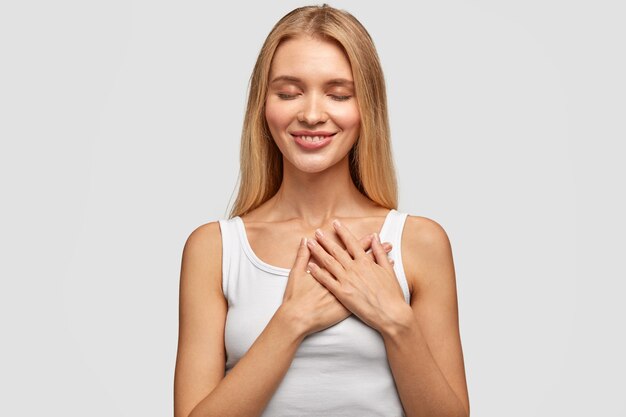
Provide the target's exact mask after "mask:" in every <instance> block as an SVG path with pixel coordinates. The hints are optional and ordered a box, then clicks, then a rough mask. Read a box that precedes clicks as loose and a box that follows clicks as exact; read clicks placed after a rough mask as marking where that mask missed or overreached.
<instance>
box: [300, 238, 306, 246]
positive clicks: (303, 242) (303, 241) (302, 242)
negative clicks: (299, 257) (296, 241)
mask: <svg viewBox="0 0 626 417" xmlns="http://www.w3.org/2000/svg"><path fill="white" fill-rule="evenodd" d="M305 245H306V237H303V238H302V239H300V246H305Z"/></svg>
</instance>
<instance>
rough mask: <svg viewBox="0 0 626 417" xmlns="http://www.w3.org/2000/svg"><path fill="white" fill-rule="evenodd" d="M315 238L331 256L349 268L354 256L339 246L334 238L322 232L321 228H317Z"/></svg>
mask: <svg viewBox="0 0 626 417" xmlns="http://www.w3.org/2000/svg"><path fill="white" fill-rule="evenodd" d="M315 239H316V240H317V242H318V243H319V244H320V245H321V246H322V247H323V248H324V249H325V250H326V252H327V253H328V254H329V255H330V256H332V257H333V258H335V259H336V260H337V261H339V263H340V264H341V266H343V267H344V268H348V266H349V265H350V262H352V257H351V256H350V254H349V253H348V252H346V250H345V249H344V248H342V247H341V246H339V245H338V244H337V242H335V241H334V240H332V239H330V238H329V237H328V236H327V235H326V234H325V233H324V232H322V230H321V229H317V230H315Z"/></svg>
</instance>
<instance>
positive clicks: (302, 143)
mask: <svg viewBox="0 0 626 417" xmlns="http://www.w3.org/2000/svg"><path fill="white" fill-rule="evenodd" d="M302 132H306V131H297V132H292V133H291V136H293V138H294V140H295V141H296V143H297V144H298V145H300V146H301V147H302V148H304V149H319V148H323V147H324V146H326V145H328V144H329V143H330V142H332V140H333V137H334V136H335V133H330V132H320V133H326V135H323V134H320V133H317V134H314V135H310V134H307V135H302V134H300V135H296V134H298V133H302ZM311 133H312V132H311ZM302 136H324V138H323V139H321V140H319V141H318V142H307V141H306V140H304V139H302Z"/></svg>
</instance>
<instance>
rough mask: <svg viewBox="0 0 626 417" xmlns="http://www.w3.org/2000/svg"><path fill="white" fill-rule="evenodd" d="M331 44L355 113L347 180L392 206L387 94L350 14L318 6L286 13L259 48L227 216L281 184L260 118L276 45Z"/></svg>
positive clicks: (394, 190) (278, 159) (276, 155)
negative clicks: (308, 40) (350, 81)
mask: <svg viewBox="0 0 626 417" xmlns="http://www.w3.org/2000/svg"><path fill="white" fill-rule="evenodd" d="M303 35H304V36H306V35H308V36H312V37H316V38H319V39H323V40H330V41H335V42H336V43H337V44H339V45H340V46H341V47H342V48H343V50H344V52H345V53H346V55H347V57H348V59H349V61H350V65H351V66H352V74H353V78H354V85H355V97H356V99H357V102H358V108H359V113H360V115H361V126H360V134H359V138H358V139H357V141H356V143H355V145H354V146H353V148H352V149H351V150H350V154H349V161H350V164H349V165H350V176H351V177H352V181H353V182H354V184H355V186H356V187H357V189H358V190H359V191H360V192H361V193H362V194H364V195H365V196H367V197H368V198H369V199H371V200H372V201H374V202H376V203H378V204H379V205H381V206H384V207H386V208H389V209H391V208H394V209H395V208H397V204H398V202H397V201H398V186H397V180H396V173H395V167H394V163H393V159H392V154H391V141H390V129H389V118H388V114H387V95H386V90H385V80H384V77H383V72H382V68H381V65H380V61H379V58H378V54H377V52H376V48H375V47H374V43H373V41H372V38H371V37H370V35H369V33H368V32H367V30H366V29H365V28H364V27H363V25H361V23H360V22H359V21H358V20H357V19H356V18H355V17H354V16H352V15H351V14H350V13H348V12H346V11H344V10H340V9H336V8H333V7H331V6H329V5H328V4H326V3H324V4H323V5H322V6H306V7H299V8H297V9H294V10H292V11H291V12H289V13H287V14H286V15H285V16H283V17H282V18H281V19H280V20H279V21H278V22H277V23H276V24H275V25H274V27H273V28H272V30H271V32H270V33H269V35H268V36H267V38H266V39H265V42H264V44H263V46H262V48H261V51H260V53H259V56H258V58H257V61H256V64H255V65H254V70H253V71H252V76H251V77H250V85H249V95H248V102H247V108H246V114H245V118H244V122H243V130H242V135H241V150H240V178H239V191H238V194H237V198H236V200H235V203H234V205H233V208H232V209H231V211H230V217H231V218H232V217H234V216H240V215H243V214H246V213H247V212H249V211H251V210H253V209H255V208H256V207H258V206H260V205H261V204H263V203H264V202H265V201H267V200H269V199H270V198H271V197H272V196H273V195H274V194H276V192H277V191H278V189H279V187H280V184H281V182H282V175H283V172H282V170H283V166H282V165H283V160H282V153H281V152H280V150H279V149H278V147H277V146H276V143H274V141H273V140H272V136H271V134H270V131H269V128H268V126H267V121H266V119H265V99H266V95H267V89H268V83H269V80H268V78H269V72H270V65H271V62H272V58H273V57H274V53H275V52H276V49H277V48H278V46H279V45H280V43H281V42H283V41H285V40H287V39H292V38H296V37H300V36H303Z"/></svg>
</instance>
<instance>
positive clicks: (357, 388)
mask: <svg viewBox="0 0 626 417" xmlns="http://www.w3.org/2000/svg"><path fill="white" fill-rule="evenodd" d="M406 217H407V214H406V213H401V212H398V211H396V210H394V209H392V210H390V211H389V213H388V214H387V216H386V217H385V221H384V223H383V226H382V229H381V230H380V232H379V234H380V239H381V241H382V242H391V244H392V245H393V247H392V250H391V252H389V257H390V258H391V259H393V260H394V261H395V264H394V269H395V272H396V276H397V277H398V281H399V283H400V287H402V292H403V293H404V299H405V301H406V302H407V304H410V302H411V301H410V293H409V288H408V285H407V280H406V277H405V275H404V269H403V266H402V258H401V256H400V254H401V253H402V252H401V237H402V230H403V227H404V223H405V220H406ZM218 221H219V224H220V228H221V233H222V288H223V291H224V296H225V297H226V299H227V301H228V313H227V316H226V326H225V334H224V343H225V348H226V374H228V372H230V370H231V369H232V368H233V367H234V366H235V365H236V364H237V362H238V361H239V359H241V357H242V356H243V355H244V354H245V353H246V352H247V351H248V349H249V348H250V346H252V344H253V343H254V341H255V340H256V339H257V337H258V336H259V335H260V334H261V332H262V331H263V329H264V328H265V326H267V323H268V322H269V321H270V319H271V318H272V316H273V315H274V313H275V312H276V310H277V309H278V307H279V306H280V305H281V303H282V299H283V294H284V292H285V287H286V285H287V279H288V276H289V271H290V269H287V268H280V267H277V266H273V265H270V264H268V263H265V262H264V261H262V260H261V259H260V258H258V257H257V256H256V254H255V253H254V252H253V251H252V248H251V246H250V243H249V241H248V239H247V236H246V230H245V227H244V223H243V221H242V220H241V218H240V217H239V216H236V217H233V218H231V219H221V220H218ZM261 416H262V417H287V416H289V417H295V416H297V417H305V416H316V417H319V416H325V417H340V416H341V417H344V416H345V417H354V416H368V417H373V416H381V417H382V416H384V417H404V416H405V414H404V411H403V409H402V404H401V402H400V398H399V396H398V392H397V389H396V385H395V382H394V379H393V375H392V373H391V368H390V367H389V362H388V360H387V352H386V350H385V345H384V342H383V338H382V336H381V335H380V333H379V332H378V331H376V330H374V329H373V328H371V327H369V326H368V325H366V324H365V323H363V322H362V321H361V320H360V319H359V318H358V317H357V316H355V315H354V314H353V315H351V316H349V317H348V318H346V319H344V320H342V321H341V322H339V323H337V324H335V325H333V326H331V327H328V328H327V329H324V330H322V331H319V332H316V333H312V334H310V335H308V336H307V337H305V338H304V340H303V341H302V343H301V344H300V346H299V348H298V350H297V351H296V354H295V356H294V358H293V362H292V363H291V366H290V367H289V370H288V371H287V373H286V374H285V377H284V378H283V380H282V381H281V383H280V385H279V386H278V388H277V390H276V392H275V393H274V395H273V397H272V398H271V400H270V401H269V403H268V404H267V407H266V408H265V410H264V412H263V414H261Z"/></svg>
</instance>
